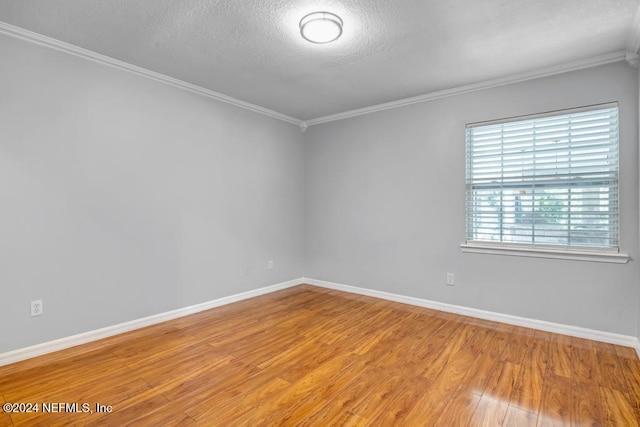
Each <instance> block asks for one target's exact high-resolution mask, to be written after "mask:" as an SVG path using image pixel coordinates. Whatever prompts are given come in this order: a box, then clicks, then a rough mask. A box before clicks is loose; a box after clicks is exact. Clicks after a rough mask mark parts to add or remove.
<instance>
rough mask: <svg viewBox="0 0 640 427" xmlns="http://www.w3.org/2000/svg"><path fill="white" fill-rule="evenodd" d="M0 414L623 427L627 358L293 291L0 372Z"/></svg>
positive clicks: (201, 421)
mask: <svg viewBox="0 0 640 427" xmlns="http://www.w3.org/2000/svg"><path fill="white" fill-rule="evenodd" d="M4 402H10V403H36V402H37V403H39V412H37V413H35V412H32V413H12V414H7V413H5V412H2V411H0V426H4V425H6V426H11V425H16V426H17V425H61V424H75V425H118V426H120V425H129V424H133V425H145V426H147V425H149V426H151V425H206V426H216V425H220V426H258V425H318V426H333V425H375V426H390V425H407V426H414V425H417V426H422V425H426V426H431V425H434V426H466V425H474V426H475V425H505V426H535V425H539V426H547V425H549V426H552V425H566V426H569V425H576V426H578V425H579V426H587V425H602V426H604V425H612V426H637V425H638V423H639V419H640V361H639V360H638V357H637V356H636V354H635V351H634V350H633V349H631V348H626V347H619V346H614V345H610V344H603V343H599V342H594V341H588V340H583V339H577V338H571V337H566V336H561V335H554V334H551V333H547V332H540V331H536V330H532V329H526V328H520V327H514V326H509V325H505V324H499V323H495V322H489V321H484V320H478V319H473V318H468V317H463V316H457V315H452V314H448V313H442V312H437V311H432V310H428V309H423V308H419V307H413V306H408V305H403V304H398V303H393V302H389V301H383V300H378V299H374V298H369V297H363V296H357V295H351V294H346V293H342V292H337V291H330V290H326V289H321V288H316V287H312V286H307V285H304V286H298V287H295V288H290V289H287V290H284V291H280V292H276V293H273V294H269V295H265V296H261V297H258V298H253V299H250V300H245V301H242V302H239V303H235V304H232V305H227V306H223V307H219V308H216V309H213V310H209V311H206V312H202V313H198V314H195V315H192V316H189V317H184V318H181V319H177V320H174V321H170V322H167V323H163V324H160V325H156V326H152V327H148V328H145V329H140V330H137V331H133V332H130V333H127V334H123V335H119V336H115V337H111V338H108V339H105V340H102V341H98V342H95V343H90V344H87V345H83V346H79V347H75V348H72V349H68V350H65V351H61V352H58V353H55V354H51V355H47V356H43V357H40V358H36V359H32V360H28V361H25V362H21V363H16V364H13V365H9V366H5V367H0V403H4ZM42 402H45V403H48V404H49V406H48V407H47V408H46V409H48V410H49V412H48V413H43V409H45V408H43V406H42ZM74 402H75V403H78V404H79V406H78V408H79V409H80V410H81V409H82V404H83V403H87V404H89V408H90V409H91V410H93V413H72V412H64V411H61V412H57V413H52V412H51V410H52V409H57V410H60V405H58V406H55V405H54V404H55V403H62V404H64V403H69V404H71V403H74ZM97 403H99V404H101V405H105V406H106V405H110V406H111V407H112V411H111V412H110V413H109V412H101V413H98V412H96V407H95V405H96V404H97ZM62 409H63V410H64V409H65V407H64V405H63V406H62ZM68 409H73V408H72V407H71V408H68Z"/></svg>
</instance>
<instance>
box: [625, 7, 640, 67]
mask: <svg viewBox="0 0 640 427" xmlns="http://www.w3.org/2000/svg"><path fill="white" fill-rule="evenodd" d="M627 52H629V53H630V54H636V55H637V54H638V53H640V6H638V10H637V11H636V16H635V17H634V18H633V24H631V34H629V40H627ZM636 68H637V66H636Z"/></svg>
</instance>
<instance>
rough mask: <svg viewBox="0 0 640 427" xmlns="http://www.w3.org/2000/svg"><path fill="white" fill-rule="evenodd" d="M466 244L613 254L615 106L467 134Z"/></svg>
mask: <svg viewBox="0 0 640 427" xmlns="http://www.w3.org/2000/svg"><path fill="white" fill-rule="evenodd" d="M466 142H467V165H466V220H467V221H466V238H467V242H468V243H469V242H496V243H502V244H526V245H543V246H544V245H549V246H553V247H558V246H564V247H567V248H573V247H578V248H582V249H584V248H589V247H591V248H598V249H607V250H617V248H618V217H619V215H618V107H617V104H608V105H606V106H602V105H601V106H596V107H589V108H582V109H577V110H567V111H563V112H558V113H554V114H545V115H539V116H529V117H524V118H519V119H514V120H508V121H502V122H500V121H498V122H491V123H481V124H471V125H467V129H466Z"/></svg>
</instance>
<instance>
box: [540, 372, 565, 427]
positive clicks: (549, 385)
mask: <svg viewBox="0 0 640 427" xmlns="http://www.w3.org/2000/svg"><path fill="white" fill-rule="evenodd" d="M570 424H571V382H570V380H569V379H568V378H565V377H562V376H558V375H556V374H554V373H553V372H551V371H550V372H549V373H548V375H547V376H546V377H545V379H544V389H543V392H542V399H541V404H540V410H539V412H538V425H539V426H545V427H546V426H549V427H552V426H558V427H561V426H568V425H570Z"/></svg>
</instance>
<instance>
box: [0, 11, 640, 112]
mask: <svg viewBox="0 0 640 427" xmlns="http://www.w3.org/2000/svg"><path fill="white" fill-rule="evenodd" d="M639 4H640V0H483V1H478V0H429V1H426V0H394V1H389V0H343V1H334V0H324V1H319V0H299V1H296V0H243V1H238V0H180V1H176V0H109V1H106V0H0V21H2V22H5V23H7V24H11V25H14V26H17V27H21V28H23V29H26V30H30V31H33V32H35V33H39V34H42V35H45V36H48V37H52V38H54V39H58V40H61V41H64V42H67V43H71V44H74V45H77V46H80V47H83V48H85V49H88V50H91V51H94V52H97V53H100V54H103V55H106V56H110V57H112V58H115V59H118V60H121V61H125V62H128V63H131V64H134V65H137V66H139V67H143V68H146V69H149V70H152V71H155V72H158V73H162V74H165V75H168V76H171V77H174V78H177V79H180V80H183V81H186V82H189V83H192V84H195V85H198V86H201V87H204V88H207V89H210V90H213V91H216V92H220V93H222V94H225V95H228V96H231V97H234V98H237V99H240V100H242V101H246V102H249V103H253V104H256V105H259V106H262V107H265V108H268V109H272V110H275V111H277V112H280V113H284V114H287V115H290V116H292V117H296V118H299V119H302V120H308V119H312V118H318V117H322V116H326V115H330V114H336V113H340V112H344V111H348V110H352V109H356V108H362V107H367V106H371V105H375V104H380V103H384V102H390V101H394V100H398V99H403V98H407V97H411V96H417V95H421V94H425V93H429V92H434V91H438V90H444V89H448V88H452V87H457V86H461V85H466V84H472V83H475V82H479V81H483V80H488V79H493V78H499V77H502V76H505V75H510V74H514V73H521V72H525V71H529V70H533V69H537V68H542V67H548V66H553V65H557V64H561V63H566V62H570V61H574V60H578V59H582V58H587V57H591V56H595V55H600V54H604V53H609V52H614V51H619V50H623V49H625V46H626V44H627V40H628V39H629V38H630V36H631V35H632V26H633V20H634V16H635V14H636V11H637V10H638V7H639ZM317 10H327V11H331V12H334V13H337V14H338V15H340V16H341V17H342V19H343V20H344V33H343V35H342V37H341V38H340V39H339V40H337V41H336V42H334V43H332V44H328V45H314V44H311V43H308V42H306V41H304V40H303V39H302V38H301V37H300V34H299V29H298V22H299V20H300V18H302V17H303V16H304V15H305V14H307V13H309V12H313V11H317ZM5 59H6V58H3V60H5Z"/></svg>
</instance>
